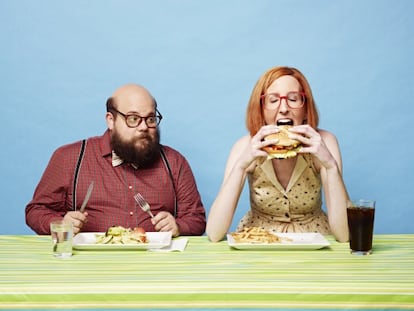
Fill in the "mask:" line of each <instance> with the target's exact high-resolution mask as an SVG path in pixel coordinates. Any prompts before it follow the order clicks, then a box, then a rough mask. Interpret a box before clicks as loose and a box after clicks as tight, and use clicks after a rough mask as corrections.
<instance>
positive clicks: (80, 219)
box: [63, 211, 88, 235]
mask: <svg viewBox="0 0 414 311" xmlns="http://www.w3.org/2000/svg"><path fill="white" fill-rule="evenodd" d="M63 220H65V221H70V222H71V223H72V225H73V235H75V234H77V233H79V232H80V231H81V229H82V227H83V225H84V224H85V223H86V222H87V221H88V213H87V212H83V213H81V212H79V211H75V212H67V213H66V215H65V217H63Z"/></svg>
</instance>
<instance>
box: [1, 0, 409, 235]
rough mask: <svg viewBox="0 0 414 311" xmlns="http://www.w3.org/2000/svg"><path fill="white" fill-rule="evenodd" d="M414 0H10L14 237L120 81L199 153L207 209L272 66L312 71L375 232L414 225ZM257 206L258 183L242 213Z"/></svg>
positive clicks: (6, 115)
mask: <svg viewBox="0 0 414 311" xmlns="http://www.w3.org/2000/svg"><path fill="white" fill-rule="evenodd" d="M413 14H414V2H413V1H410V0H388V1H386V0H375V1H367V0H365V1H360V0H349V1H342V0H339V1H329V0H313V1H307V0H303V1H302V0H278V1H275V0H273V1H264V0H255V1H250V0H226V1H222V0H209V1H189V0H187V1H186V0H181V1H180V0H178V1H161V0H151V1H122V0H121V1H115V0H114V1H104V0H89V1H78V0H75V1H74V0H71V1H52V0H45V1H22V0H17V1H12V0H10V1H6V0H2V1H0V40H1V49H0V74H1V76H0V79H1V80H0V82H1V83H0V92H1V99H2V108H1V113H0V118H1V119H0V121H1V125H2V138H1V141H2V150H1V155H0V165H1V180H0V191H1V204H0V209H1V210H0V211H1V215H2V216H1V217H0V233H1V234H31V233H33V232H32V231H31V230H30V229H29V228H28V227H27V226H26V224H25V220H24V208H25V206H26V204H27V203H28V201H29V200H30V199H31V197H32V195H33V191H34V189H35V187H36V185H37V183H38V181H39V179H40V177H41V175H42V173H43V171H44V169H45V167H46V165H47V163H48V161H49V159H50V156H51V154H52V152H53V151H54V150H55V149H56V148H57V147H59V146H61V145H63V144H67V143H70V142H73V141H77V140H80V139H82V138H86V137H89V136H95V135H101V134H102V133H103V132H104V130H105V129H106V124H105V101H106V99H107V97H108V96H110V95H111V94H112V92H113V91H114V90H115V89H116V88H118V87H119V86H121V85H123V84H125V83H129V82H133V83H139V84H142V85H144V86H145V87H147V88H148V89H149V90H150V91H151V92H152V94H153V95H154V96H155V97H156V99H157V101H158V103H159V109H160V111H161V113H162V114H163V115H164V119H163V121H162V123H161V134H162V143H163V144H166V145H170V146H172V147H174V148H176V149H178V150H179V151H180V152H181V153H182V154H183V155H184V156H186V158H187V159H188V161H189V162H190V164H191V166H192V169H193V172H194V174H195V177H196V180H197V183H198V187H199V190H200V193H201V195H202V199H203V202H204V204H205V207H206V210H207V212H208V211H209V209H210V206H211V204H212V202H213V200H214V198H215V196H216V194H217V192H218V189H219V187H220V184H221V182H222V176H223V171H224V166H225V162H226V160H227V156H228V153H229V151H230V148H231V146H232V145H233V143H234V142H235V141H236V140H237V139H238V138H239V137H241V136H242V135H245V134H246V128H245V124H244V120H245V111H246V106H247V102H248V99H249V96H250V92H251V90H252V88H253V86H254V84H255V83H256V81H257V79H258V78H259V76H260V75H261V74H262V73H263V72H264V71H265V70H267V69H268V68H270V67H273V66H276V65H288V66H294V67H297V68H299V69H300V70H301V71H302V72H303V73H304V74H305V75H306V76H307V78H308V80H309V82H310V84H311V86H312V89H313V93H314V96H315V98H316V102H317V105H318V108H319V111H320V116H321V122H320V127H321V128H324V129H327V130H329V131H331V132H333V133H335V134H336V135H337V137H338V139H339V141H340V146H341V150H342V155H343V166H344V180H345V183H346V185H347V188H348V191H349V193H350V195H351V196H352V197H353V198H372V199H375V200H376V201H377V210H376V224H375V231H376V233H412V232H414V230H413V227H414V226H413V225H412V219H413V217H414V212H413V204H412V202H413V197H414V195H413V192H414V191H413V181H412V173H413V172H414V170H413V161H412V152H413V147H412V146H413V144H412V143H411V137H412V133H413V125H412V118H413V103H414V100H413V98H414V83H413V82H414V75H413V72H414V61H413V56H414V41H413V29H414V19H413V18H412V16H413ZM248 208H249V203H248V196H247V192H246V188H245V191H244V192H243V194H242V197H241V199H240V202H239V206H238V209H237V212H236V215H235V218H234V221H233V225H232V229H234V228H235V226H236V225H237V222H238V221H239V219H240V218H241V217H242V215H244V213H245V212H246V211H247V209H248Z"/></svg>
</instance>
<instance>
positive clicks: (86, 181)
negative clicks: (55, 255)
mask: <svg viewBox="0 0 414 311" xmlns="http://www.w3.org/2000/svg"><path fill="white" fill-rule="evenodd" d="M106 105H107V113H106V123H107V126H108V129H107V131H106V132H105V133H104V134H103V136H100V137H91V138H89V139H87V140H86V141H85V144H84V149H83V151H82V142H76V143H73V144H69V145H65V146H62V147H60V148H58V149H57V150H56V151H55V152H54V154H53V155H52V158H51V159H50V162H49V164H48V166H47V168H46V170H45V172H44V174H43V176H42V178H41V180H40V182H39V184H38V186H37V188H36V190H35V193H34V196H33V199H32V200H31V201H30V202H29V204H28V205H27V206H26V223H27V225H28V226H29V227H30V228H32V229H33V230H34V231H35V232H36V233H38V234H50V228H49V224H50V222H51V221H52V220H54V219H61V218H63V219H65V220H67V221H70V222H72V224H73V228H74V234H76V233H78V232H81V231H83V232H105V231H106V230H107V229H108V228H109V227H111V226H118V225H119V226H124V227H127V228H135V227H142V228H144V229H145V230H146V231H149V232H152V231H164V232H165V231H171V232H172V235H173V236H174V237H176V236H179V235H202V234H203V233H204V230H205V225H206V219H205V210H204V206H203V204H202V202H201V198H200V194H199V192H198V189H197V186H196V183H195V179H194V176H193V173H192V171H191V168H190V166H189V164H188V162H187V160H186V159H185V158H184V157H183V156H182V155H181V154H180V153H179V152H178V151H176V150H174V149H172V148H170V147H168V146H163V145H161V144H160V131H159V128H158V125H159V122H160V121H161V119H162V116H161V114H160V113H159V111H158V109H157V103H156V101H155V99H154V98H153V97H152V95H151V94H150V93H149V92H148V91H147V90H146V89H145V88H144V87H142V86H139V85H135V84H128V85H125V86H122V87H120V88H119V89H118V90H116V91H115V92H114V94H113V95H112V97H110V98H109V99H108V101H107V103H106ZM92 181H93V182H94V188H93V191H92V194H91V197H90V199H89V201H88V203H87V206H86V209H85V211H84V212H81V211H79V208H80V206H81V204H82V201H83V199H84V198H85V196H86V192H87V188H88V187H89V185H90V183H91V182H92ZM137 193H141V194H142V196H143V197H144V198H145V200H146V201H147V202H149V204H150V206H151V211H152V214H153V215H154V218H151V216H150V215H148V214H147V213H145V212H144V211H142V210H141V208H140V207H139V205H138V204H137V203H136V201H135V200H134V195H135V194H137Z"/></svg>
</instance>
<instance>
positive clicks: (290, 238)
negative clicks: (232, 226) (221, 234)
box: [227, 233, 329, 250]
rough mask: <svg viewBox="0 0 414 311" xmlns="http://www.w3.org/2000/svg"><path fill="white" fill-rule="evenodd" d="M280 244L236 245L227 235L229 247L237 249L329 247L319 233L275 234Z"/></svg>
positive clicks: (229, 235)
mask: <svg viewBox="0 0 414 311" xmlns="http://www.w3.org/2000/svg"><path fill="white" fill-rule="evenodd" d="M275 234H276V235H277V236H279V237H280V238H281V239H282V241H281V243H237V242H236V241H235V240H234V238H233V237H232V236H231V234H227V243H228V244H229V246H231V247H233V248H237V249H257V250H259V249H262V250H305V249H320V248H323V247H327V246H329V242H328V241H327V240H326V239H325V237H324V236H323V235H322V234H320V233H275Z"/></svg>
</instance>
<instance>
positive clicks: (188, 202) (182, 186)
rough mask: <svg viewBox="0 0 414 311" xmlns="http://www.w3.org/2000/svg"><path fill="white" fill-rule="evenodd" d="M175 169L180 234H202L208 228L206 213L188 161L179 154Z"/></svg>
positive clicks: (177, 220) (177, 217) (177, 219)
mask: <svg viewBox="0 0 414 311" xmlns="http://www.w3.org/2000/svg"><path fill="white" fill-rule="evenodd" d="M177 160H178V161H177V162H178V163H179V165H178V166H177V167H176V168H173V170H174V169H175V170H174V175H175V176H174V179H175V181H176V192H177V201H178V202H177V216H176V222H177V225H178V227H179V229H180V235H202V234H203V233H204V232H205V228H206V214H205V209H204V206H203V203H202V201H201V197H200V193H199V191H198V188H197V184H196V181H195V178H194V175H193V172H192V170H191V168H190V165H189V163H188V161H187V160H186V159H185V158H184V157H183V156H181V155H180V156H179V157H178V159H177Z"/></svg>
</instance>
